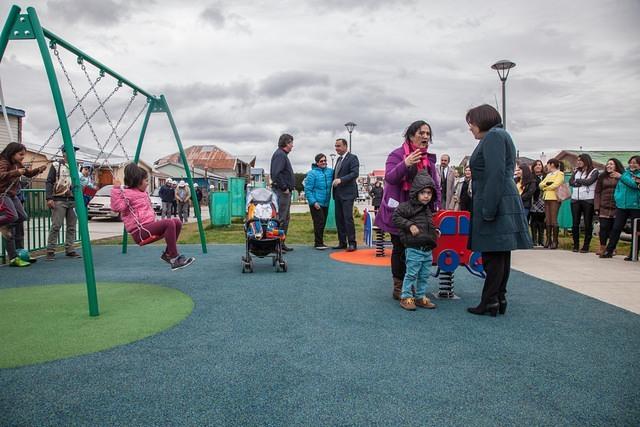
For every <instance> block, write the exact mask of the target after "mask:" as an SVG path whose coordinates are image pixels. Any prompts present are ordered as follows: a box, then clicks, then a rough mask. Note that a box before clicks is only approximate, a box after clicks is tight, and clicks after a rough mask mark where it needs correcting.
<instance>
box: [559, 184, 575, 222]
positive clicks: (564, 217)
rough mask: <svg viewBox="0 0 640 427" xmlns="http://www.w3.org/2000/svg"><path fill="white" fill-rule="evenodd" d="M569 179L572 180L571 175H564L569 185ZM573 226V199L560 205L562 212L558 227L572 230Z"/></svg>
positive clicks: (560, 212) (560, 211)
mask: <svg viewBox="0 0 640 427" xmlns="http://www.w3.org/2000/svg"><path fill="white" fill-rule="evenodd" d="M569 179H571V174H570V173H565V174H564V182H566V183H567V185H569ZM572 226H573V217H572V216H571V198H568V199H567V200H565V201H564V202H562V203H561V204H560V210H559V211H558V227H560V228H564V229H570V228H571V227H572Z"/></svg>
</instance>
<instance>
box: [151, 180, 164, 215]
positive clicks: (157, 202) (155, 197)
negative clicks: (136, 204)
mask: <svg viewBox="0 0 640 427" xmlns="http://www.w3.org/2000/svg"><path fill="white" fill-rule="evenodd" d="M149 198H150V199H151V206H152V207H153V211H154V212H155V213H156V215H161V214H162V199H161V198H160V187H158V188H156V189H155V190H153V193H151V194H150V195H149Z"/></svg>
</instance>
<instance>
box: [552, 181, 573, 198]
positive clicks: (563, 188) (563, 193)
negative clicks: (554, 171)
mask: <svg viewBox="0 0 640 427" xmlns="http://www.w3.org/2000/svg"><path fill="white" fill-rule="evenodd" d="M569 197H571V190H570V189H569V186H568V185H567V183H566V182H563V183H562V184H560V186H559V187H558V188H556V198H557V199H558V201H560V202H564V201H565V200H567V199H568V198H569Z"/></svg>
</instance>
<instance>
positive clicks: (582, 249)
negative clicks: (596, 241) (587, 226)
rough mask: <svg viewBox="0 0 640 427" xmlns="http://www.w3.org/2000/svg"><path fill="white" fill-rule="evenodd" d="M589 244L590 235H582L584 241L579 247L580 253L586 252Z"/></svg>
mask: <svg viewBox="0 0 640 427" xmlns="http://www.w3.org/2000/svg"><path fill="white" fill-rule="evenodd" d="M589 246H591V236H589V235H588V234H587V235H586V236H585V237H584V243H583V245H582V248H581V249H580V253H583V254H586V253H587V252H589Z"/></svg>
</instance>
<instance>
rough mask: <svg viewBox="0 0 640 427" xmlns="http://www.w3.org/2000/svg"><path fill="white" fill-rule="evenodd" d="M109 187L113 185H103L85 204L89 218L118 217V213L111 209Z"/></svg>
mask: <svg viewBox="0 0 640 427" xmlns="http://www.w3.org/2000/svg"><path fill="white" fill-rule="evenodd" d="M111 188H113V185H105V186H104V187H102V188H101V189H99V190H98V192H97V193H96V195H95V196H93V199H91V201H90V202H89V206H87V211H88V217H89V219H91V218H94V217H97V216H102V217H108V218H117V219H120V214H119V213H118V212H114V211H112V210H111Z"/></svg>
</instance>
